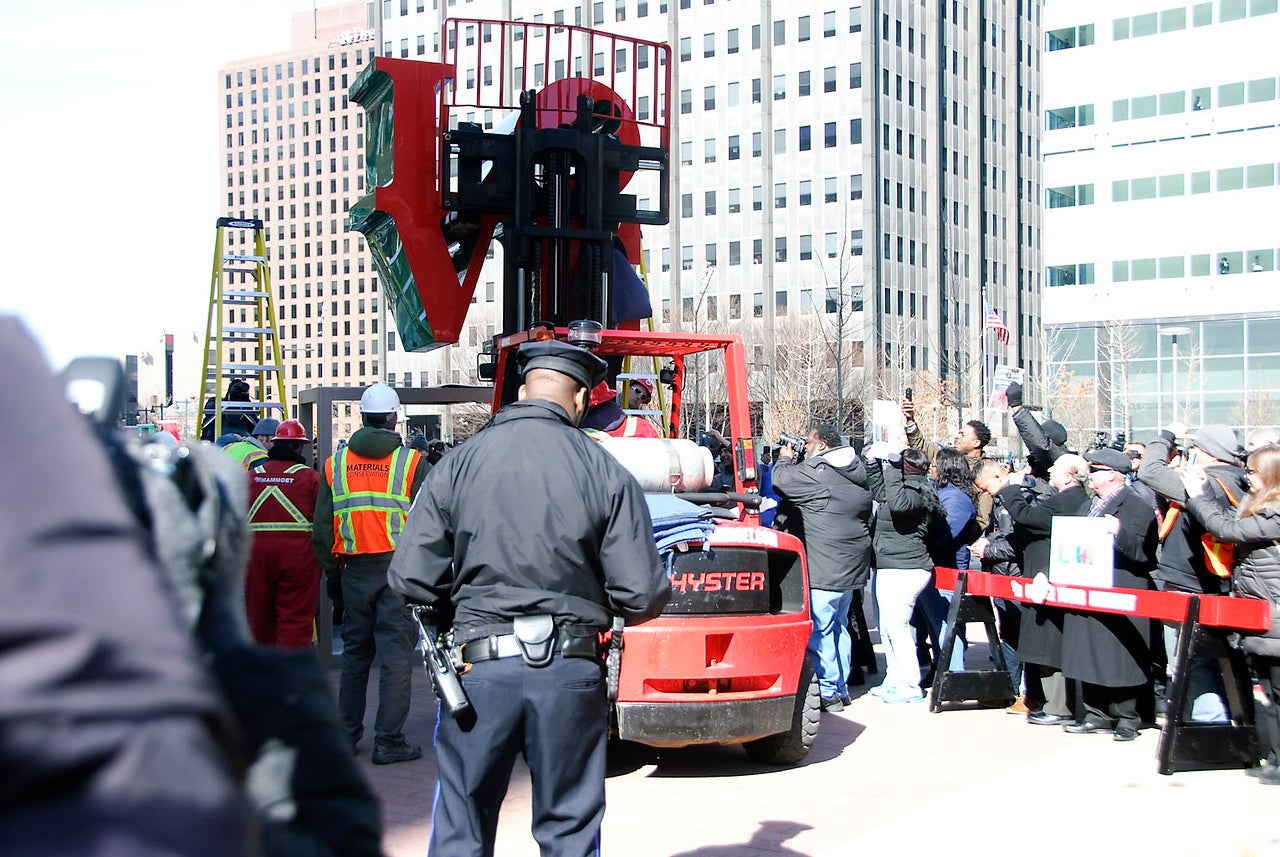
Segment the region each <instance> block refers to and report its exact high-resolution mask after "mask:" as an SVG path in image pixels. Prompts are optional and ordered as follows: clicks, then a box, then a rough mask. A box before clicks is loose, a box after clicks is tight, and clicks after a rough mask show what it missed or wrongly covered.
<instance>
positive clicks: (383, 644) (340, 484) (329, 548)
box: [312, 384, 430, 765]
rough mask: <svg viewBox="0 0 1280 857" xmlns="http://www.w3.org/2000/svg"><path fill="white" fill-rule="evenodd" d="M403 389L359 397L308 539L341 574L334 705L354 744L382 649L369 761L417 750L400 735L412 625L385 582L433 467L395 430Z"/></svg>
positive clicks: (378, 387) (397, 758)
mask: <svg viewBox="0 0 1280 857" xmlns="http://www.w3.org/2000/svg"><path fill="white" fill-rule="evenodd" d="M399 410H400V397H399V396H397V395H396V391H395V390H393V389H391V388H390V387H388V386H387V385H386V384H373V385H372V386H370V387H369V388H368V389H367V390H365V391H364V395H362V396H361V397H360V415H361V419H362V421H363V422H364V426H363V427H362V428H360V429H358V430H357V431H356V433H355V434H353V435H351V442H350V443H348V444H347V445H345V446H343V447H342V448H340V449H339V450H338V451H337V452H335V453H334V454H333V455H332V456H330V458H329V460H328V461H326V462H325V465H324V480H323V481H322V482H321V483H320V494H319V497H318V499H317V501H316V517H315V526H314V529H313V530H312V546H313V547H314V548H315V552H316V558H317V559H318V560H319V561H320V567H321V568H323V569H324V570H325V574H326V575H329V576H332V575H340V578H339V579H340V581H341V592H342V602H343V617H342V678H341V680H340V682H339V685H338V710H339V712H340V713H341V714H342V720H343V724H344V725H345V726H346V730H347V737H348V738H349V739H350V740H351V746H352V748H353V749H354V748H355V746H356V745H357V744H358V743H359V741H360V739H361V738H362V737H363V736H364V709H365V690H366V688H367V687H368V685H369V669H370V667H371V666H372V664H373V657H374V655H375V654H376V655H378V658H379V661H380V663H381V672H380V674H379V677H378V715H377V719H376V720H375V721H374V744H373V763H374V764H375V765H389V764H392V763H393V762H408V761H412V760H413V759H417V758H418V757H420V756H421V755H422V748H421V747H419V746H418V745H416V744H410V743H409V742H407V741H406V740H405V738H404V731H403V730H404V722H405V719H406V718H407V717H408V716H409V696H410V692H411V687H412V681H413V647H414V644H415V643H416V642H417V632H416V631H415V630H414V628H413V624H412V622H411V620H410V618H409V614H408V612H407V611H405V609H404V604H403V602H402V600H401V599H400V597H399V596H398V595H396V594H395V593H394V592H392V591H391V590H390V589H388V588H387V566H388V564H390V562H391V554H392V551H394V550H395V548H396V541H397V539H398V537H399V535H400V531H401V530H402V529H403V527H404V521H405V517H406V516H407V515H408V513H409V506H410V504H411V503H412V502H413V498H414V497H415V496H417V493H418V489H419V488H420V487H421V486H422V481H423V479H424V478H425V477H426V474H427V471H428V470H429V469H430V465H429V464H427V462H426V460H425V459H423V457H422V455H421V454H420V453H418V452H417V451H416V450H413V449H410V448H408V447H406V446H404V444H403V442H402V440H401V437H400V435H399V434H397V433H396V431H395V427H396V418H397V414H398V412H399Z"/></svg>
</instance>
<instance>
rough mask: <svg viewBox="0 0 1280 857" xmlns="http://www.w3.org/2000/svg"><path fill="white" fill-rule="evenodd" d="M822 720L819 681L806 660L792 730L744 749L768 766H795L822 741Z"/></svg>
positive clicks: (796, 699)
mask: <svg viewBox="0 0 1280 857" xmlns="http://www.w3.org/2000/svg"><path fill="white" fill-rule="evenodd" d="M821 716H822V712H821V709H820V708H819V699H818V677H817V676H816V675H814V673H813V667H812V666H811V665H810V664H809V659H808V658H805V661H804V666H803V667H802V668H801V670H800V682H799V687H798V688H797V693H796V697H795V710H794V711H793V712H792V715H791V728H790V729H788V730H787V731H786V732H779V733H778V734H777V735H770V736H768V737H767V738H760V739H758V740H755V741H748V742H747V743H746V744H744V745H743V749H745V750H746V751H747V755H748V756H750V757H751V758H752V759H754V760H755V761H757V762H762V763H764V764H766V765H794V764H795V763H797V762H799V761H800V760H801V759H803V758H804V757H805V756H807V755H809V750H810V749H812V748H813V742H814V741H815V740H816V739H817V737H818V721H819V719H820V718H821Z"/></svg>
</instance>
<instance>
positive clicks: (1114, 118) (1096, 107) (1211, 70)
mask: <svg viewBox="0 0 1280 857" xmlns="http://www.w3.org/2000/svg"><path fill="white" fill-rule="evenodd" d="M1045 35H1046V40H1047V44H1046V54H1045V106H1046V112H1045V117H1046V122H1047V128H1048V130H1047V131H1046V133H1045V185H1046V188H1047V190H1046V196H1047V199H1046V206H1047V210H1046V213H1045V265H1046V286H1047V287H1048V288H1046V290H1045V319H1046V322H1047V323H1050V324H1051V334H1052V335H1051V339H1052V346H1053V349H1052V350H1053V352H1054V355H1055V367H1061V369H1062V370H1063V372H1062V374H1061V375H1060V376H1059V381H1058V386H1059V387H1060V392H1061V393H1062V394H1063V395H1062V396H1060V397H1059V398H1060V400H1061V406H1062V408H1063V409H1064V413H1066V414H1068V415H1070V416H1071V417H1072V418H1073V419H1075V420H1077V421H1078V422H1079V423H1080V424H1081V425H1082V427H1087V428H1091V429H1092V428H1095V427H1096V428H1100V429H1103V430H1105V431H1107V432H1109V433H1115V432H1120V431H1125V432H1128V433H1129V434H1130V435H1131V436H1132V435H1135V434H1136V435H1137V436H1138V437H1139V438H1141V437H1142V436H1144V435H1149V434H1150V433H1152V432H1154V431H1155V430H1156V429H1158V428H1159V427H1160V426H1164V425H1167V424H1169V423H1172V422H1175V421H1176V422H1183V423H1186V424H1188V425H1190V426H1192V427H1193V428H1194V427H1195V426H1197V425H1202V424H1207V423H1227V424H1230V425H1233V426H1238V427H1242V428H1251V427H1255V426H1262V425H1274V424H1276V423H1277V422H1280V394H1277V392H1276V391H1277V390H1280V288H1277V286H1278V285H1280V280H1277V278H1276V277H1277V275H1276V273H1275V270H1276V261H1277V260H1276V252H1277V249H1276V248H1277V247H1278V246H1280V239H1277V236H1276V230H1275V228H1274V226H1273V224H1272V222H1271V221H1272V219H1273V218H1272V217H1271V212H1273V211H1274V210H1275V208H1276V206H1277V204H1280V189H1277V185H1276V162H1277V155H1276V152H1277V151H1280V127H1278V126H1277V122H1278V121H1280V100H1277V92H1276V79H1277V69H1276V64H1275V62H1274V60H1272V59H1271V50H1272V49H1273V46H1274V44H1275V42H1276V40H1277V38H1280V14H1277V4H1276V3H1275V2H1274V0H1269V2H1261V0H1249V2H1246V0H1223V2H1214V3H1194V4H1187V5H1183V6H1176V7H1169V6H1168V5H1167V4H1161V3H1128V4H1125V5H1124V6H1123V8H1120V7H1117V6H1116V5H1115V4H1112V3H1105V2H1056V1H1055V2H1051V3H1048V4H1046V9H1045ZM1067 373H1070V374H1067Z"/></svg>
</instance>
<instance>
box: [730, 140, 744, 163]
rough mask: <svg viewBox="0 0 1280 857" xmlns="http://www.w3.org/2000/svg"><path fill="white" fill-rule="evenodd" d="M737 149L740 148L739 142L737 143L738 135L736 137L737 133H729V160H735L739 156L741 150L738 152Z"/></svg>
mask: <svg viewBox="0 0 1280 857" xmlns="http://www.w3.org/2000/svg"><path fill="white" fill-rule="evenodd" d="M739 149H740V144H739V137H738V135H737V134H731V135H730V136H729V160H731V161H736V160H738V158H739V156H740V154H741V152H740V150H739Z"/></svg>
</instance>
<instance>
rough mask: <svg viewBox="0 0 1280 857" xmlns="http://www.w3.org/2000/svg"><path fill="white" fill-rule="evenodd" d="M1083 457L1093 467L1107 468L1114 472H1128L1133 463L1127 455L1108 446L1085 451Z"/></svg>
mask: <svg viewBox="0 0 1280 857" xmlns="http://www.w3.org/2000/svg"><path fill="white" fill-rule="evenodd" d="M1084 459H1085V461H1087V462H1089V463H1090V464H1091V465H1093V467H1094V469H1098V468H1106V469H1107V470H1114V471H1115V472H1116V473H1128V472H1129V471H1130V470H1132V469H1133V463H1132V462H1131V461H1129V456H1127V455H1125V454H1124V453H1123V452H1121V451H1120V450H1118V449H1112V448H1111V447H1109V446H1106V447H1103V448H1102V449H1094V450H1090V451H1089V452H1086V453H1085V454H1084Z"/></svg>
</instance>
